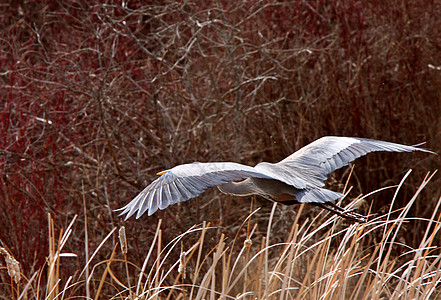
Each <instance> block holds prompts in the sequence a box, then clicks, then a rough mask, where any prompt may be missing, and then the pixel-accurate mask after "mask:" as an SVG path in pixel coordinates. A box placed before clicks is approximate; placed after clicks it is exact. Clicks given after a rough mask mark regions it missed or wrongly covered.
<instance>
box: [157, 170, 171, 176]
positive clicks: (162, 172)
mask: <svg viewBox="0 0 441 300" xmlns="http://www.w3.org/2000/svg"><path fill="white" fill-rule="evenodd" d="M167 172H168V170H165V171H161V172H158V173H156V175H163V174H165V173H167Z"/></svg>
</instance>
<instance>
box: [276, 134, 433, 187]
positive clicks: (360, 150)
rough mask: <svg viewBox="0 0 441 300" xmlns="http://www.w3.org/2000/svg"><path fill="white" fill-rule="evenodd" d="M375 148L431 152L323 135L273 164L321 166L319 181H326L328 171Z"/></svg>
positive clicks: (346, 163) (354, 138) (372, 141)
mask: <svg viewBox="0 0 441 300" xmlns="http://www.w3.org/2000/svg"><path fill="white" fill-rule="evenodd" d="M417 146H418V145H417ZM374 151H388V152H411V151H423V152H429V153H434V152H432V151H429V150H426V149H422V148H417V147H415V146H406V145H401V144H396V143H391V142H383V141H377V140H371V139H364V138H356V137H337V136H325V137H322V138H320V139H318V140H316V141H314V142H312V143H311V144H309V145H306V146H305V147H303V148H301V149H299V150H298V151H297V152H295V153H293V154H292V155H290V156H288V157H287V158H285V159H284V160H282V161H280V162H279V163H277V164H276V165H282V166H285V167H288V168H289V167H290V166H296V165H297V164H300V165H302V166H308V165H311V166H320V167H321V168H323V172H322V174H321V175H320V176H321V180H322V181H325V180H326V178H327V176H328V175H329V174H330V173H331V172H333V171H335V170H337V169H339V168H341V167H343V166H346V165H348V164H349V163H350V162H351V161H353V160H355V159H356V158H359V157H361V156H363V155H366V154H368V153H370V152H374ZM315 173H316V172H315ZM316 176H319V174H316Z"/></svg>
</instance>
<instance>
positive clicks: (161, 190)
mask: <svg viewBox="0 0 441 300" xmlns="http://www.w3.org/2000/svg"><path fill="white" fill-rule="evenodd" d="M249 177H258V178H271V177H269V176H268V175H266V174H264V173H262V172H259V171H257V170H255V169H254V168H253V167H248V166H245V165H241V164H237V163H230V162H226V163H192V164H185V165H180V166H177V167H174V168H172V169H170V170H168V171H167V172H165V173H164V174H163V175H162V176H161V177H159V178H158V179H156V180H155V181H153V182H152V183H151V184H150V185H149V186H147V187H146V188H145V189H144V190H143V191H142V192H141V193H139V195H138V196H136V197H135V198H134V199H133V200H132V201H131V202H130V203H129V204H127V205H126V206H124V207H123V208H121V209H119V210H122V212H121V213H120V216H121V215H124V214H126V217H125V219H126V220H127V219H128V218H130V217H131V216H132V215H133V214H135V213H136V218H137V219H138V218H139V217H140V216H141V215H142V214H144V213H145V212H146V211H148V215H149V216H150V215H152V214H153V213H154V212H155V211H157V210H158V208H159V209H161V210H162V209H164V208H166V207H167V206H169V205H172V204H175V203H178V202H182V201H187V200H189V199H191V198H194V197H196V196H198V195H199V194H201V193H202V192H203V191H205V190H206V189H208V188H210V187H215V186H218V185H220V184H224V183H227V182H231V181H239V180H243V179H246V178H249Z"/></svg>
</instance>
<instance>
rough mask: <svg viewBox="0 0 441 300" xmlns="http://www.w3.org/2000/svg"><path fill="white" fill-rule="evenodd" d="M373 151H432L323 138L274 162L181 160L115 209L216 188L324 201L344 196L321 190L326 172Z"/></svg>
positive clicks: (154, 206) (162, 204)
mask: <svg viewBox="0 0 441 300" xmlns="http://www.w3.org/2000/svg"><path fill="white" fill-rule="evenodd" d="M417 146H418V145H417ZM374 151H388V152H411V151H423V152H428V153H433V152H432V151H429V150H425V149H422V148H417V147H416V146H406V145H401V144H396V143H390V142H383V141H376V140H371V139H364V138H354V137H334V136H327V137H322V138H320V139H318V140H316V141H314V142H312V143H311V144H309V145H307V146H305V147H303V148H301V149H300V150H298V151H297V152H295V153H293V154H291V155H290V156H288V157H287V158H285V159H284V160H282V161H280V162H278V163H275V164H272V163H267V162H261V163H259V164H257V165H256V166H255V167H250V166H245V165H241V164H238V163H232V162H215V163H191V164H184V165H179V166H176V167H174V168H172V169H170V170H168V171H165V173H163V175H162V176H160V177H159V178H158V179H156V180H155V181H153V182H152V183H151V184H150V185H149V186H147V187H146V188H145V189H144V190H143V191H142V192H141V193H140V194H139V195H138V196H136V197H135V198H134V199H133V200H132V201H131V202H130V203H128V204H127V205H126V206H124V207H123V208H121V209H119V210H120V211H122V212H121V214H120V215H126V217H125V219H128V218H129V217H131V216H132V215H134V214H135V213H136V218H137V219H138V218H139V217H141V215H143V214H144V213H145V212H147V213H148V215H149V216H150V215H152V214H153V213H154V212H155V211H157V210H158V209H161V210H162V209H165V208H166V207H168V206H169V205H172V204H175V203H178V202H183V201H187V200H189V199H191V198H194V197H196V196H198V195H199V194H201V193H202V192H203V191H205V190H206V189H208V188H211V187H215V186H217V187H218V188H219V190H220V191H221V192H223V193H227V194H232V195H236V196H247V195H253V194H257V195H260V196H262V197H265V198H267V199H269V200H273V201H277V202H281V203H284V204H294V203H313V204H318V205H319V204H323V203H326V202H329V201H334V200H337V199H338V198H341V197H342V196H343V194H341V193H338V192H334V191H330V190H327V189H324V188H323V186H324V185H325V183H324V182H325V180H326V179H327V176H328V175H329V174H330V173H332V172H333V171H335V170H337V169H339V168H341V167H343V166H346V165H348V164H349V163H350V162H351V161H353V160H355V159H356V158H358V157H360V156H363V155H366V154H367V153H370V152H374ZM161 173H162V172H161ZM320 206H321V207H323V205H320ZM324 208H325V207H324Z"/></svg>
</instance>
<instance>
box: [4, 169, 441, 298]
mask: <svg viewBox="0 0 441 300" xmlns="http://www.w3.org/2000/svg"><path fill="white" fill-rule="evenodd" d="M409 174H410V171H409V172H408V173H407V174H406V175H405V176H404V177H403V179H402V181H401V183H400V184H399V185H398V186H391V187H389V188H391V189H393V190H394V192H395V194H397V193H398V192H400V189H401V188H402V187H403V185H404V184H405V181H406V179H407V177H408V175H409ZM434 175H435V173H433V174H427V176H426V178H425V179H424V180H423V181H422V182H421V184H420V186H419V187H418V189H417V190H416V191H415V194H414V195H413V197H411V199H409V202H408V204H407V205H406V207H404V208H403V209H400V210H399V215H398V216H397V217H393V218H392V217H391V214H392V212H393V206H394V200H395V198H393V199H391V206H390V210H389V212H388V213H387V214H385V215H381V216H371V218H370V219H369V221H368V222H367V223H365V224H358V223H356V224H350V225H345V224H343V223H342V219H340V218H338V217H336V216H335V215H329V214H328V213H327V212H325V211H323V212H322V213H320V214H319V215H317V216H316V217H315V218H313V219H306V220H304V221H303V222H301V221H300V220H301V219H300V215H301V212H302V210H303V206H299V210H298V214H297V218H296V220H295V221H294V222H293V223H292V224H291V227H290V229H289V234H287V236H286V240H285V241H284V242H273V239H274V236H273V235H274V232H278V231H277V230H274V223H273V222H272V220H273V218H274V213H275V211H276V209H277V207H276V204H274V206H273V209H272V211H271V214H270V216H269V219H270V221H269V223H268V227H267V232H266V234H264V235H262V236H257V235H256V227H257V223H256V222H255V221H254V217H255V215H256V211H257V210H259V209H257V210H255V211H253V212H251V213H250V214H249V216H248V217H247V218H246V219H244V220H243V223H242V225H241V227H242V228H243V229H244V230H245V232H246V237H245V239H244V240H241V239H240V238H239V234H237V235H235V236H227V235H225V234H223V233H222V234H220V235H219V236H218V238H217V239H216V240H211V241H210V240H207V236H208V233H209V232H210V231H213V230H215V228H214V227H212V226H210V224H206V223H205V222H204V223H203V224H201V225H199V226H193V227H191V228H190V229H188V230H186V231H185V232H183V233H182V234H180V235H178V236H176V237H175V238H174V239H173V240H172V241H170V242H169V243H167V244H166V245H165V246H163V245H162V243H161V241H162V238H163V237H162V230H163V228H162V226H163V225H162V224H161V221H159V222H158V224H157V226H156V232H155V234H154V236H153V242H152V243H151V244H150V245H146V248H145V249H144V261H143V264H142V265H136V264H134V263H133V262H132V261H130V260H128V258H127V254H128V252H130V250H127V247H128V246H130V243H131V241H130V236H132V238H135V237H136V233H132V234H129V240H126V239H125V234H124V230H125V229H122V231H121V230H120V234H119V242H120V243H122V244H123V245H124V246H122V247H121V248H120V247H119V246H118V243H119V242H118V241H117V240H116V239H115V238H116V237H115V232H116V228H114V230H112V231H111V232H109V233H108V235H107V238H106V239H104V240H103V241H102V242H101V243H100V244H99V245H98V246H97V247H96V249H94V252H93V254H92V255H91V256H90V258H89V259H88V261H87V263H86V264H85V266H84V267H83V268H82V269H79V270H73V272H72V274H71V276H69V277H68V278H64V279H63V278H61V276H60V273H64V272H60V269H63V265H65V264H66V265H69V263H68V260H69V259H72V257H74V256H75V255H76V254H73V253H65V252H64V247H65V245H66V244H67V243H72V242H73V241H72V239H73V237H72V236H71V233H72V227H74V226H78V225H79V224H78V221H79V220H77V219H76V218H74V219H73V220H72V221H71V223H70V224H69V226H68V228H67V229H66V231H61V232H60V234H59V237H58V238H57V237H56V236H55V235H54V232H53V230H52V229H51V230H50V233H51V235H50V236H49V244H50V247H49V249H50V252H49V253H48V260H47V268H44V267H42V268H41V269H40V270H38V271H36V272H35V273H34V274H31V277H30V278H26V277H25V276H24V274H21V277H22V280H21V281H20V280H15V279H14V280H12V279H11V280H10V281H9V283H6V282H5V283H4V285H6V286H9V288H10V291H11V295H12V299H60V300H61V299H101V298H102V297H105V298H108V299H384V298H387V299H404V298H406V299H439V298H440V297H441V294H440V290H439V286H440V284H441V248H440V247H439V245H438V243H437V241H438V240H439V237H440V232H439V231H440V229H441V222H440V218H441V211H440V210H439V209H440V205H441V197H440V198H439V199H438V202H437V203H436V209H435V210H434V211H433V214H432V216H431V218H427V219H426V218H413V217H409V215H408V214H409V211H410V210H411V208H412V207H413V206H414V205H415V202H417V201H418V200H419V198H420V196H421V193H422V192H423V191H424V189H425V187H426V185H427V184H428V183H429V182H430V180H431V179H433V176H434ZM375 193H381V191H375ZM363 198H364V197H359V198H357V199H354V201H352V202H351V203H350V204H349V205H348V206H347V208H350V207H353V206H356V205H357V203H358V202H360V201H363ZM415 223H422V224H424V226H425V232H424V235H422V236H420V237H419V244H418V246H417V247H415V248H413V247H411V246H409V245H405V244H403V243H402V242H401V241H400V236H401V235H402V231H403V230H405V227H406V225H407V226H408V225H409V224H415ZM421 226H423V225H421ZM49 227H50V228H53V220H52V218H51V216H50V215H49ZM242 228H241V229H242ZM287 229H288V228H287ZM240 231H241V230H239V231H238V233H239V232H240ZM112 237H113V239H112ZM374 237H381V239H380V240H379V241H378V242H376V243H374V244H372V242H371V239H372V238H374ZM194 238H196V242H195V243H194V244H191V245H189V246H185V247H184V246H183V241H185V240H192V239H194ZM86 242H87V241H86ZM109 243H110V244H111V247H103V246H104V245H105V244H109ZM127 243H128V245H127ZM365 245H371V246H370V247H367V248H366V247H365ZM106 249H113V250H112V251H106ZM79 253H81V251H78V254H79ZM177 253H179V255H176V254H177ZM397 253H399V254H398V255H397ZM2 254H3V255H5V256H9V254H8V253H7V252H6V251H3V252H2ZM98 254H99V255H100V256H102V257H105V258H104V259H102V260H96V259H94V257H96V256H97V255H98ZM155 254H156V255H155ZM176 257H178V258H177V259H176ZM12 260H14V259H13V258H12ZM14 264H18V262H15V263H14ZM11 268H12V267H11V266H10V264H8V271H9V270H10V269H11ZM15 269H17V267H16V268H15ZM18 269H19V267H18ZM44 269H46V270H47V272H48V276H47V278H46V279H45V277H44V276H43V273H44V272H43V271H44ZM9 274H10V275H11V277H14V275H13V273H9ZM14 278H16V277H14ZM42 284H44V285H45V286H46V289H45V290H41V289H40V286H41V285H42Z"/></svg>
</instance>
